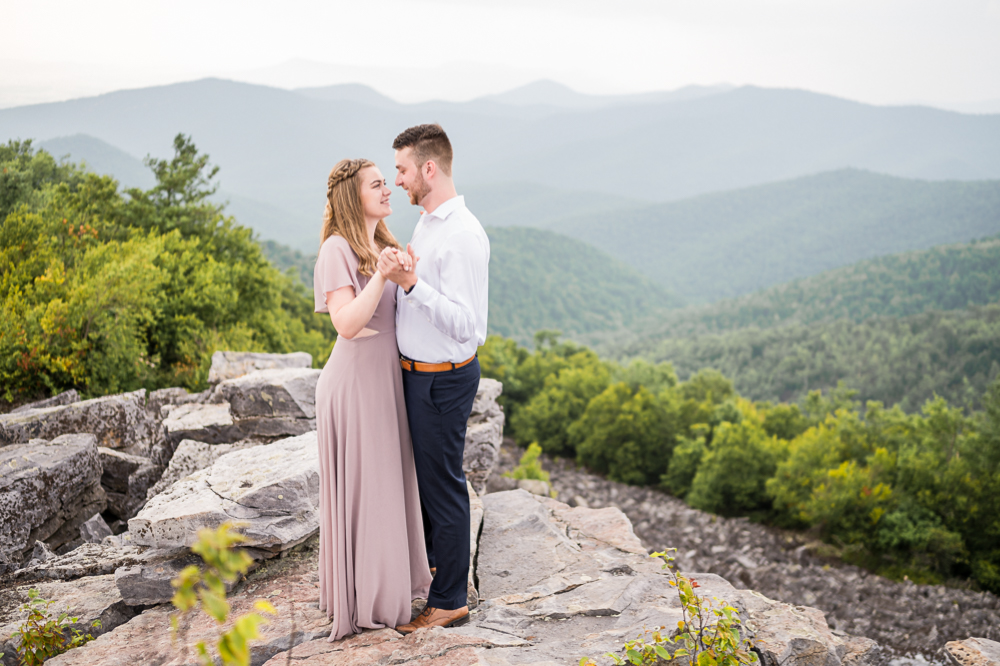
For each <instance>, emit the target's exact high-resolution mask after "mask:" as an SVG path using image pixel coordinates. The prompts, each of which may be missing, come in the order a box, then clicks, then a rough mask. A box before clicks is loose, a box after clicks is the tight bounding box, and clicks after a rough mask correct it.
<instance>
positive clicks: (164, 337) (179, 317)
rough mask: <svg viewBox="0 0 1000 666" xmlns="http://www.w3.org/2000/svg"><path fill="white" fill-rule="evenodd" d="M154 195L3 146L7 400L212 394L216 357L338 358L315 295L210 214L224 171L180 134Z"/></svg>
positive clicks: (0, 367) (3, 374)
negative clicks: (182, 391)
mask: <svg viewBox="0 0 1000 666" xmlns="http://www.w3.org/2000/svg"><path fill="white" fill-rule="evenodd" d="M146 164H147V166H149V167H150V168H151V169H152V171H153V173H154V175H155V176H156V185H155V186H154V187H152V188H151V189H149V190H141V189H135V188H133V189H128V190H122V189H121V188H120V187H119V184H118V183H117V181H115V180H114V179H113V178H111V177H109V176H100V175H96V174H93V173H88V172H86V171H85V170H84V169H83V168H82V167H81V166H79V165H75V164H71V163H61V162H58V161H56V160H55V159H54V158H53V157H52V156H51V155H50V154H49V153H47V152H45V151H43V150H35V149H34V148H33V147H32V145H31V142H30V141H10V142H8V143H7V144H6V145H0V221H2V226H0V303H2V305H0V401H5V402H7V403H8V404H10V403H19V402H26V401H28V400H31V399H35V398H38V397H43V396H46V395H51V394H53V393H58V392H60V391H63V390H66V389H69V388H76V389H78V390H80V391H81V392H82V393H83V394H84V395H87V396H97V395H104V394H108V393H116V392H121V391H128V390H134V389H138V388H142V387H145V388H148V389H155V388H160V387H165V386H184V387H186V388H188V389H191V390H198V389H201V388H204V387H205V382H206V379H207V374H208V369H209V366H210V364H211V355H212V353H213V352H214V351H216V350H220V349H243V350H250V351H270V352H290V351H308V352H310V353H311V354H312V355H313V358H314V360H315V362H316V363H317V364H321V363H323V362H324V361H325V359H326V358H327V356H328V355H329V353H330V350H331V349H332V347H333V341H334V332H333V329H332V327H331V326H330V325H329V322H328V321H325V320H324V318H323V317H322V316H319V315H315V314H314V313H313V303H312V295H311V293H309V292H308V291H307V290H306V289H304V288H303V287H302V286H301V284H300V283H299V282H298V281H295V280H292V279H291V278H289V277H288V276H285V275H282V274H281V273H279V272H278V271H277V270H276V269H275V268H273V267H272V266H271V264H270V263H269V262H268V261H267V259H266V258H265V257H264V255H263V254H262V252H261V249H260V246H259V245H258V244H257V242H256V241H255V240H254V238H253V234H252V232H251V230H250V229H247V228H245V227H242V226H240V225H239V224H237V223H236V221H235V220H234V219H233V218H231V217H227V216H226V215H224V214H223V210H222V207H221V206H219V205H217V204H214V203H212V202H211V201H210V200H209V196H210V195H211V194H212V193H213V192H214V191H215V185H214V183H213V179H214V177H215V176H216V174H217V172H218V168H217V167H212V166H211V165H210V164H209V161H208V156H207V155H203V154H199V152H198V150H197V148H196V147H195V145H194V144H193V142H192V141H191V140H190V138H188V137H185V136H183V135H178V136H177V137H176V138H175V140H174V156H173V158H172V159H170V160H158V159H150V158H147V159H146Z"/></svg>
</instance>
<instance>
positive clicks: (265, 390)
mask: <svg viewBox="0 0 1000 666" xmlns="http://www.w3.org/2000/svg"><path fill="white" fill-rule="evenodd" d="M321 372H322V371H321V370H313V369H311V368H281V369H275V370H257V371H254V372H251V373H250V374H247V375H243V376H242V377H237V378H235V379H227V380H225V381H223V382H221V383H220V384H219V385H218V386H216V387H215V391H214V392H213V394H212V402H228V403H229V405H230V411H231V412H232V414H233V416H234V417H236V418H238V419H244V418H254V417H267V418H273V417H290V418H293V419H300V418H301V419H314V418H316V382H318V381H319V376H320V374H321Z"/></svg>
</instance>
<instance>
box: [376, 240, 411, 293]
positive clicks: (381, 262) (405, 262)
mask: <svg viewBox="0 0 1000 666" xmlns="http://www.w3.org/2000/svg"><path fill="white" fill-rule="evenodd" d="M418 261H420V257H418V256H417V255H416V253H414V251H413V248H412V247H411V246H410V245H407V246H406V252H400V251H399V250H397V249H396V248H394V247H387V248H385V249H384V250H382V254H380V255H379V258H378V272H379V273H381V274H382V275H383V276H384V277H385V278H386V279H387V280H391V281H392V282H395V283H396V284H398V285H399V286H400V287H402V288H403V289H404V290H406V291H409V290H410V289H412V288H413V285H415V284H416V283H417V273H416V271H415V268H416V266H417V262H418Z"/></svg>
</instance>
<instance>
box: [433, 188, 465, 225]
mask: <svg viewBox="0 0 1000 666" xmlns="http://www.w3.org/2000/svg"><path fill="white" fill-rule="evenodd" d="M464 206H465V197H464V196H463V195H461V194H460V195H458V196H455V197H452V198H451V199H448V200H447V201H445V202H444V203H442V204H441V205H440V206H438V207H437V208H435V209H434V212H433V213H427V212H424V217H436V218H437V219H439V220H445V219H447V218H448V216H449V215H451V214H452V213H454V212H455V211H456V210H458V209H459V208H463V207H464Z"/></svg>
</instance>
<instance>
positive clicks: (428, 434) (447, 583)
mask: <svg viewBox="0 0 1000 666" xmlns="http://www.w3.org/2000/svg"><path fill="white" fill-rule="evenodd" d="M478 390H479V359H475V360H474V361H472V363H470V364H468V365H466V366H464V367H461V368H458V369H456V370H447V371H445V372H416V371H413V370H403V392H404V394H405V396H406V414H407V419H408V420H409V422H410V436H411V437H412V439H413V460H414V463H415V464H416V467H417V483H418V485H419V487H420V508H421V511H422V513H423V517H424V539H425V540H426V542H427V561H428V563H429V564H430V566H431V567H437V574H436V575H435V576H434V582H433V583H431V590H430V593H429V594H428V595H427V605H428V606H433V607H434V608H441V609H444V610H455V609H456V608H461V607H462V606H465V605H467V604H468V599H467V594H466V592H467V590H468V587H467V586H468V580H469V522H470V519H469V491H468V489H467V488H466V485H465V472H464V471H463V470H462V458H463V456H464V454H465V429H466V425H467V423H468V420H469V415H470V414H471V413H472V403H473V401H474V400H475V399H476V391H478Z"/></svg>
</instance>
